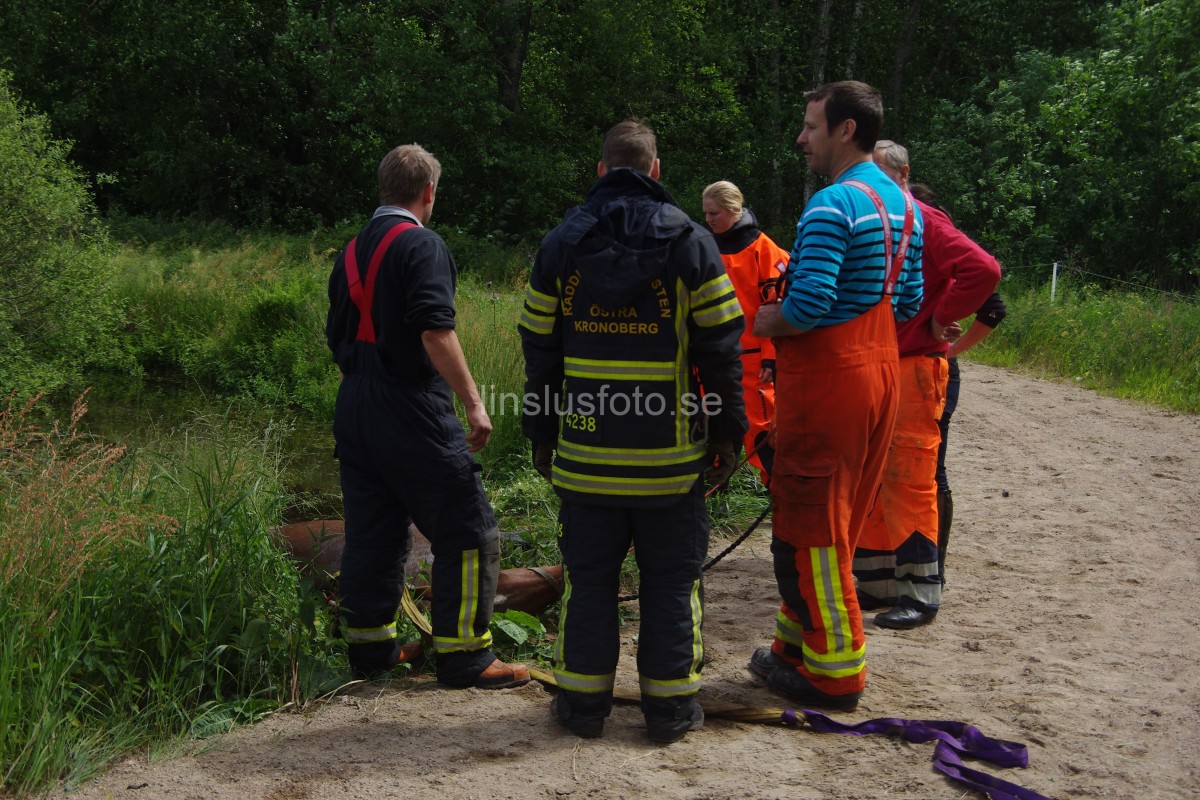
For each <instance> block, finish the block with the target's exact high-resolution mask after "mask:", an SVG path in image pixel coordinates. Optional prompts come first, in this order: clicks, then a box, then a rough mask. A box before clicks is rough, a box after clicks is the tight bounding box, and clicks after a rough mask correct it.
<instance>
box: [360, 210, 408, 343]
mask: <svg viewBox="0 0 1200 800" xmlns="http://www.w3.org/2000/svg"><path fill="white" fill-rule="evenodd" d="M415 227H417V226H416V224H415V223H412V222H401V223H398V224H397V225H394V226H392V227H391V228H390V229H389V230H388V232H387V233H385V234H384V235H383V239H382V240H381V241H380V242H379V246H378V247H376V248H375V252H374V253H372V254H371V263H370V265H369V266H368V267H367V280H366V281H365V282H363V281H362V280H361V277H360V275H359V270H358V258H356V256H355V252H354V251H355V249H356V248H355V245H356V244H357V242H358V237H357V236H356V237H354V238H353V239H351V240H350V244H349V245H347V246H346V283H347V284H348V285H349V288H350V299H351V300H352V301H353V302H354V305H355V307H356V308H358V335H357V336H356V337H355V339H354V341H356V342H371V343H374V342H375V321H374V320H372V319H371V301H372V300H374V299H375V277H376V275H378V274H379V265H380V263H382V261H383V256H384V254H385V253H387V249H388V247H390V246H391V244H392V241H393V240H394V239H395V238H396V237H397V236H399V235H400V234H402V233H404V232H405V231H406V230H408V229H409V228H415Z"/></svg>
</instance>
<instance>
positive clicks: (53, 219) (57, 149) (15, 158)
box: [0, 72, 132, 397]
mask: <svg viewBox="0 0 1200 800" xmlns="http://www.w3.org/2000/svg"><path fill="white" fill-rule="evenodd" d="M67 150H68V145H67V144H65V143H63V142H57V141H55V140H54V139H53V138H52V137H51V135H50V126H49V122H48V121H47V119H46V118H45V117H43V116H41V115H38V114H35V113H33V112H32V111H31V110H30V109H28V108H27V107H25V106H24V104H22V103H21V101H20V100H19V99H18V97H17V96H16V95H15V94H14V92H13V91H12V89H11V88H10V86H9V77H8V75H7V73H3V72H0V209H2V211H0V387H4V388H6V389H10V390H11V389H17V390H18V391H19V392H20V394H21V395H22V396H24V397H28V396H31V395H33V394H34V393H35V392H37V391H49V390H52V389H55V388H58V387H59V386H62V385H63V384H65V383H68V382H70V381H72V380H74V379H76V378H78V377H79V376H80V375H81V374H82V372H83V370H84V369H86V368H87V367H90V366H106V367H114V366H119V367H122V368H129V367H130V366H131V365H132V362H131V361H130V360H129V359H128V358H127V357H126V356H125V355H124V354H123V353H122V352H121V349H120V347H119V346H118V340H117V338H116V332H117V330H118V327H119V325H120V322H121V309H120V306H119V304H118V303H117V301H116V299H115V297H114V295H113V293H112V291H111V289H110V282H109V278H110V274H111V271H110V266H109V252H110V248H109V244H108V237H107V235H106V233H105V231H104V229H103V228H102V227H101V226H100V224H99V223H98V222H97V221H96V219H95V217H94V215H93V208H92V202H91V197H90V195H89V194H88V188H87V185H86V184H85V182H84V180H83V178H82V177H81V176H80V174H79V171H78V170H77V169H76V168H75V167H74V166H72V164H71V163H70V162H69V161H68V159H67Z"/></svg>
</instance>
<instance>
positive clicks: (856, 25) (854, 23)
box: [846, 0, 863, 80]
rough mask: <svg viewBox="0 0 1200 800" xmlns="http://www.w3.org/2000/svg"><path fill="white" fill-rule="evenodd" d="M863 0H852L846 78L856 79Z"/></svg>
mask: <svg viewBox="0 0 1200 800" xmlns="http://www.w3.org/2000/svg"><path fill="white" fill-rule="evenodd" d="M862 15H863V0H854V16H853V19H852V20H851V22H850V41H849V43H848V44H847V45H846V78H847V79H850V80H856V79H857V78H858V75H857V74H856V72H857V71H858V32H859V30H860V29H861V27H862Z"/></svg>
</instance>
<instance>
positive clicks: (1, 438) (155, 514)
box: [0, 404, 344, 792]
mask: <svg viewBox="0 0 1200 800" xmlns="http://www.w3.org/2000/svg"><path fill="white" fill-rule="evenodd" d="M84 411H85V408H84V406H82V404H80V405H77V407H76V411H75V414H74V415H73V416H72V418H71V420H70V422H68V423H66V424H63V425H58V426H50V427H48V428H47V427H45V426H43V425H41V424H40V423H39V422H38V421H37V419H38V418H37V417H36V415H34V414H33V413H32V409H31V408H30V407H13V406H12V405H11V404H10V406H9V407H8V408H7V409H5V410H3V411H2V412H0V462H3V463H2V469H0V475H3V483H2V484H0V598H2V600H0V645H2V646H0V719H3V721H4V724H3V725H2V726H0V764H2V765H3V770H2V772H0V788H3V789H7V790H14V791H17V792H29V791H33V790H36V789H40V788H44V787H46V786H48V785H49V784H50V783H51V782H54V781H58V780H62V781H64V782H65V783H66V786H67V787H68V789H69V788H70V787H72V786H74V785H76V784H77V783H78V782H79V781H80V780H82V779H84V778H86V777H87V776H89V775H90V774H92V773H93V772H95V771H96V770H97V769H99V768H100V767H101V766H103V764H104V763H105V762H107V761H108V760H109V759H111V758H112V757H113V756H114V755H115V754H116V753H119V752H122V751H125V750H128V749H129V748H131V747H133V746H136V745H138V744H140V743H143V742H146V741H150V740H155V739H161V738H163V737H171V736H177V735H180V734H181V733H191V734H193V735H201V736H204V735H211V734H212V733H215V732H218V731H223V730H227V729H228V728H229V727H231V726H232V725H233V724H235V723H236V722H239V721H245V720H249V719H253V718H255V717H256V716H259V715H261V714H263V713H266V712H267V711H269V710H271V709H274V708H277V707H279V706H280V705H281V704H283V703H286V702H300V701H303V700H305V699H307V698H311V697H313V696H314V695H315V694H317V693H318V692H320V691H323V690H325V689H327V688H329V687H330V686H331V685H335V684H336V682H337V681H338V680H340V679H341V678H342V677H344V671H343V669H344V661H343V660H342V659H341V657H340V656H339V655H338V654H337V650H336V648H335V647H333V645H332V643H331V642H330V640H329V638H328V636H327V635H326V633H325V631H326V628H327V624H328V620H327V619H325V618H324V616H323V615H324V611H323V604H322V602H321V601H320V599H319V597H318V596H317V595H316V593H315V592H312V591H308V590H306V589H305V587H304V586H302V584H301V583H300V580H299V578H298V576H297V573H296V571H295V569H294V567H293V565H292V564H291V562H290V560H289V558H288V557H287V556H285V555H284V553H283V552H282V551H281V550H280V549H279V548H278V547H277V546H276V544H275V543H274V542H273V540H272V535H271V533H270V531H271V530H272V528H274V527H275V526H276V525H277V524H278V522H279V516H280V508H281V504H282V502H283V499H284V497H285V495H284V493H283V491H282V490H281V487H280V485H279V480H278V476H279V467H280V458H279V452H278V447H277V440H276V438H275V437H273V436H272V435H271V434H270V433H269V432H268V433H266V434H263V435H260V436H247V435H245V434H244V433H241V432H237V431H234V430H231V429H230V428H229V427H228V426H226V425H223V424H222V423H221V422H220V420H216V421H209V420H205V421H198V422H197V423H195V424H193V425H191V426H189V427H188V428H187V429H186V430H184V431H180V432H177V435H175V436H172V437H171V438H170V439H165V440H164V441H163V442H162V446H161V448H160V449H158V450H157V451H146V452H140V453H129V452H126V451H124V450H123V449H121V448H118V447H113V446H110V445H107V444H104V443H98V442H95V441H92V440H90V439H89V438H88V437H85V436H82V435H80V434H79V433H78V432H77V430H76V427H75V426H76V424H77V423H78V421H79V419H80V418H81V417H82V415H83V413H84Z"/></svg>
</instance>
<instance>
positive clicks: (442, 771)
mask: <svg viewBox="0 0 1200 800" xmlns="http://www.w3.org/2000/svg"><path fill="white" fill-rule="evenodd" d="M963 371H964V376H963V397H962V401H961V403H960V405H959V409H958V413H957V415H956V416H955V420H954V428H953V430H952V434H951V445H950V446H951V452H950V459H949V460H950V466H951V470H952V475H951V480H952V482H953V486H954V492H955V500H956V505H957V508H956V516H955V532H954V541H953V545H952V548H951V556H950V564H949V568H948V570H947V571H948V579H949V585H948V587H947V592H946V595H945V597H944V605H943V607H942V612H941V614H940V615H939V616H938V619H937V621H936V622H935V623H934V624H933V625H931V626H929V627H927V628H923V629H919V630H916V631H911V632H905V633H901V632H894V631H888V630H883V629H879V628H875V627H873V626H872V625H870V624H868V626H867V628H868V631H867V632H868V638H867V641H868V645H867V647H868V650H867V655H868V663H869V670H870V677H869V683H868V688H867V693H866V695H865V697H864V702H863V703H862V704H861V705H860V706H859V709H858V711H857V712H855V713H853V714H841V715H834V716H836V717H838V718H840V719H844V720H847V721H862V720H866V719H870V718H873V717H882V716H888V717H907V718H916V719H947V720H962V721H965V722H969V723H971V724H974V725H976V726H978V727H979V728H981V729H982V730H983V731H984V732H985V733H986V734H988V735H991V736H995V737H999V738H1003V739H1011V740H1017V741H1022V742H1025V743H1027V744H1028V745H1029V751H1030V761H1031V765H1030V767H1029V769H1027V770H1016V769H1010V770H990V771H992V772H993V773H994V774H997V775H999V776H1001V777H1004V778H1005V779H1007V780H1010V781H1014V782H1016V783H1020V784H1022V785H1025V786H1028V787H1030V788H1032V789H1035V790H1037V791H1039V792H1041V793H1043V794H1045V795H1048V796H1051V797H1057V798H1077V797H1106V798H1107V797H1122V798H1184V797H1197V796H1200V659H1198V658H1197V650H1198V648H1200V621H1198V620H1200V616H1198V611H1197V609H1200V583H1198V581H1197V577H1198V569H1197V560H1198V559H1197V554H1198V553H1200V489H1198V488H1197V481H1198V478H1200V418H1197V417H1194V416H1187V415H1177V414H1171V413H1168V412H1164V411H1160V410H1156V409H1152V408H1148V407H1144V406H1140V405H1136V404H1133V403H1129V402H1124V401H1119V400H1112V399H1108V398H1103V397H1098V396H1097V395H1095V394H1093V393H1091V392H1088V391H1085V390H1082V389H1079V388H1078V387H1076V386H1073V385H1061V384H1055V383H1049V382H1045V381H1040V380H1035V379H1032V378H1029V377H1025V376H1022V375H1018V374H1014V373H1011V372H1007V371H1003V370H996V369H991V368H987V367H982V366H978V365H974V364H964V370H963ZM724 544H725V542H722V541H719V540H715V541H714V542H713V549H714V551H715V550H716V549H718V548H720V547H722V546H723V545H724ZM706 591H707V600H708V605H707V616H706V623H705V638H706V645H707V649H708V655H709V659H710V661H709V663H708V666H707V667H706V671H705V688H704V690H703V693H702V695H701V697H702V699H703V700H704V701H705V702H708V703H739V704H745V705H749V706H780V705H782V703H781V701H780V700H779V699H778V698H776V697H775V696H773V695H772V694H771V693H770V692H769V691H767V690H766V689H765V688H764V686H763V685H762V684H761V683H759V682H758V681H756V680H755V679H754V678H752V677H751V675H750V674H749V673H748V672H747V671H746V670H745V663H746V660H747V658H748V656H749V654H750V652H751V651H752V649H753V648H754V647H755V646H756V645H758V644H762V643H765V642H766V641H767V639H768V635H769V633H770V631H771V627H772V617H773V613H774V608H775V605H776V603H777V599H776V594H775V589H774V583H773V579H772V576H771V570H770V563H769V554H768V550H767V537H766V536H757V535H756V536H755V537H754V538H752V539H751V540H750V541H749V542H747V544H746V545H743V546H742V547H741V548H739V549H738V550H737V551H736V552H735V553H734V554H733V555H732V556H731V557H729V558H728V559H726V560H725V561H723V562H721V563H720V564H719V565H717V566H716V567H714V568H713V569H712V570H711V571H710V572H709V573H708V577H707V580H706ZM868 619H869V615H868ZM635 633H636V631H635V630H632V629H628V630H626V631H624V633H623V637H624V641H625V644H626V654H625V656H623V659H622V663H621V667H620V671H619V681H620V683H621V684H622V685H624V686H627V687H629V688H633V687H634V686H636V677H635V675H634V671H633V661H632V657H631V653H632V652H633V647H634V641H633V636H634V634H635ZM548 703H549V695H548V693H547V692H546V691H545V690H544V689H543V688H542V687H540V686H538V685H536V684H531V685H528V686H525V687H523V688H520V689H517V690H515V691H511V692H506V693H495V692H490V693H489V692H479V691H475V690H469V691H465V692H455V691H448V690H443V689H440V688H438V687H437V686H436V685H435V684H432V683H430V682H428V681H421V682H418V683H416V684H415V685H406V686H400V685H398V684H378V683H377V684H372V685H370V686H367V687H363V688H360V689H358V690H356V691H354V693H353V694H352V695H351V696H347V697H342V698H339V699H337V700H335V701H333V702H331V703H329V704H327V705H325V706H323V707H321V708H320V709H318V710H316V711H313V712H310V713H305V714H280V715H277V716H275V717H272V718H271V719H269V720H267V721H265V722H263V723H261V724H259V725H257V726H255V727H253V728H248V729H244V730H239V731H236V732H234V733H232V734H230V735H228V736H225V737H223V738H221V739H219V740H217V741H209V742H206V743H204V745H203V749H200V750H197V751H196V752H194V753H192V754H189V755H185V756H183V757H177V758H172V759H160V760H156V761H155V762H154V763H149V762H148V760H147V759H146V758H145V757H143V756H131V757H128V758H126V759H122V760H120V761H119V762H118V763H116V764H115V765H114V767H113V769H112V770H111V771H110V772H108V773H107V774H105V775H103V776H102V777H100V778H99V779H97V780H95V781H92V782H89V783H88V784H86V785H84V786H83V787H81V788H80V789H78V790H77V791H76V792H73V793H72V794H71V795H69V796H70V797H72V798H80V799H81V800H83V799H85V798H86V799H87V800H91V798H106V799H107V798H119V799H120V800H128V799H130V798H138V799H139V800H144V799H145V798H163V797H167V798H185V799H186V800H192V798H196V799H197V800H198V799H199V798H216V800H225V799H226V798H230V799H232V798H280V799H282V798H308V797H312V798H322V799H323V800H334V799H335V798H362V797H435V796H437V797H445V798H481V800H483V799H486V800H492V799H493V798H589V800H590V799H592V798H596V799H600V798H641V797H653V798H656V800H671V799H673V798H688V799H689V800H700V799H701V798H788V799H789V800H796V799H797V798H814V799H815V798H822V799H826V800H827V799H829V798H884V797H887V798H913V799H914V800H915V799H916V798H921V799H922V800H929V799H930V798H947V799H949V798H962V797H972V796H975V795H973V794H972V793H971V792H969V791H966V790H964V789H963V788H961V787H960V786H958V785H956V784H954V783H952V782H951V781H949V780H948V779H946V778H944V777H943V776H941V775H940V774H939V773H937V772H935V771H934V770H933V769H932V767H931V756H932V752H933V745H932V744H908V743H904V742H901V741H898V740H895V739H889V738H884V737H880V736H869V737H850V736H836V735H821V734H817V733H814V732H812V731H810V730H806V729H788V728H783V727H769V726H765V725H753V724H742V723H731V722H722V721H718V720H710V722H709V723H708V724H707V725H706V726H705V727H704V728H703V729H702V730H700V731H697V732H695V733H692V734H689V735H688V737H687V738H686V739H685V740H684V741H683V742H680V743H678V744H675V745H672V746H668V747H662V746H655V745H652V744H651V743H650V742H649V741H648V740H647V739H646V738H645V735H644V730H643V728H642V725H641V715H640V712H639V711H638V710H637V708H636V707H634V706H618V708H617V710H616V711H615V712H614V716H613V718H612V720H611V721H610V723H609V726H608V728H607V730H606V733H605V736H604V738H603V739H599V740H589V741H582V740H579V739H575V738H573V737H571V736H568V735H565V734H564V733H563V732H562V731H561V730H560V729H559V728H557V727H556V726H555V725H554V724H553V723H552V722H551V719H550V716H549V713H548V710H547V706H548ZM59 796H66V795H59Z"/></svg>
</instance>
